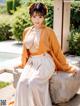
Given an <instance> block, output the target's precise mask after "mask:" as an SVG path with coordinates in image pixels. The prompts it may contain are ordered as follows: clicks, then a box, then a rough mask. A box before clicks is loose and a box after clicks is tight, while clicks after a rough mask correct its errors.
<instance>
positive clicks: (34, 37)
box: [23, 28, 40, 52]
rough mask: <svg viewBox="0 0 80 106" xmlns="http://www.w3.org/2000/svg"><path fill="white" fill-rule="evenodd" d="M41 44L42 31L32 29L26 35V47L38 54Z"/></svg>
mask: <svg viewBox="0 0 80 106" xmlns="http://www.w3.org/2000/svg"><path fill="white" fill-rule="evenodd" d="M39 42H40V30H38V29H35V28H32V29H31V30H30V31H28V32H27V34H26V35H25V39H24V41H23V43H24V45H25V46H26V48H27V49H29V50H30V51H31V52H36V51H37V49H38V48H39Z"/></svg>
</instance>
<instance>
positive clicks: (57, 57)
mask: <svg viewBox="0 0 80 106" xmlns="http://www.w3.org/2000/svg"><path fill="white" fill-rule="evenodd" d="M29 14H30V17H31V21H32V23H33V26H31V27H28V28H26V29H25V30H24V32H23V52H22V63H21V65H19V66H18V67H20V68H23V69H24V70H23V72H22V74H21V76H20V79H19V82H18V84H17V89H16V98H15V106H52V104H51V99H50V95H49V79H50V78H51V76H52V75H55V70H62V71H66V72H69V73H73V74H75V72H76V71H75V69H74V68H73V67H71V66H69V65H68V64H67V62H66V59H65V57H64V55H63V53H62V51H61V49H60V46H59V43H58V41H57V39H56V35H55V33H54V31H53V30H52V29H51V28H48V27H47V26H45V25H44V19H45V16H46V14H47V9H46V7H45V5H44V4H42V3H34V4H32V5H31V6H30V8H29ZM18 67H16V68H18Z"/></svg>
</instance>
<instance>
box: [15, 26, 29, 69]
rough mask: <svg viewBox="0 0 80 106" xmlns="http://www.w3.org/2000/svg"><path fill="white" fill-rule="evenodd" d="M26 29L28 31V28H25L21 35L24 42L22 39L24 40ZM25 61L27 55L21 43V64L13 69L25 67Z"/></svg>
mask: <svg viewBox="0 0 80 106" xmlns="http://www.w3.org/2000/svg"><path fill="white" fill-rule="evenodd" d="M28 29H29V28H26V29H25V30H24V31H23V34H22V36H23V40H24V38H25V34H26V33H27V31H28ZM27 60H28V53H27V49H26V47H25V45H24V43H23V45H22V55H21V64H19V65H18V66H16V67H14V68H24V66H25V64H26V62H27Z"/></svg>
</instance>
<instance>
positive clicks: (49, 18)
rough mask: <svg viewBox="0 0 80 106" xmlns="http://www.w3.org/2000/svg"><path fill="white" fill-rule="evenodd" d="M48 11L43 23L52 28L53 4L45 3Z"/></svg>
mask: <svg viewBox="0 0 80 106" xmlns="http://www.w3.org/2000/svg"><path fill="white" fill-rule="evenodd" d="M47 8H48V13H47V16H46V19H45V24H46V25H47V26H49V27H51V28H53V6H51V5H47Z"/></svg>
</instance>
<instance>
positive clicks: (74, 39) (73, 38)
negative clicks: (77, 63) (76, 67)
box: [69, 30, 80, 56]
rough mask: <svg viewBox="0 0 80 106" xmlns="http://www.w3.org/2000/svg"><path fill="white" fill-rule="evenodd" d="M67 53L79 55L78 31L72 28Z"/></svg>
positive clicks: (79, 33) (79, 37)
mask: <svg viewBox="0 0 80 106" xmlns="http://www.w3.org/2000/svg"><path fill="white" fill-rule="evenodd" d="M69 53H70V54H72V55H78V56H80V31H75V30H73V31H72V32H71V35H70V36H69Z"/></svg>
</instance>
